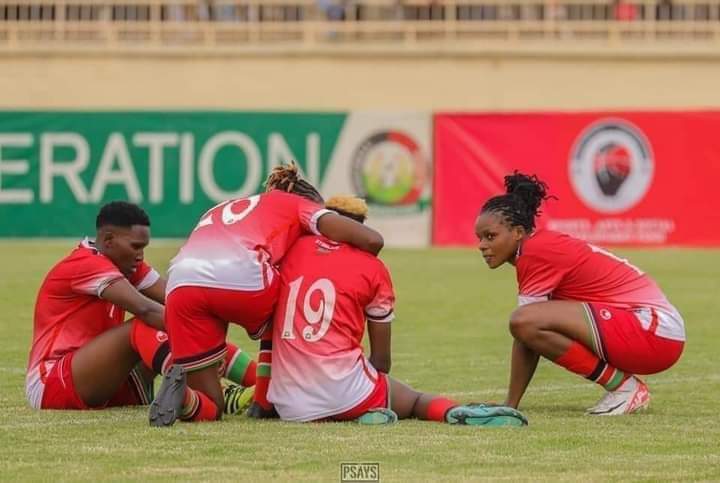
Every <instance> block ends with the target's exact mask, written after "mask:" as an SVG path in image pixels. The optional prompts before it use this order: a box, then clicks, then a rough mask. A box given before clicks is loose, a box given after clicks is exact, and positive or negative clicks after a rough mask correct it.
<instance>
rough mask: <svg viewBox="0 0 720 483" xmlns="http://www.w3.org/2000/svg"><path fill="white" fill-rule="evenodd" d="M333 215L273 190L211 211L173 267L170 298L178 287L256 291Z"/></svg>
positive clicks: (316, 206) (169, 276) (171, 270)
mask: <svg viewBox="0 0 720 483" xmlns="http://www.w3.org/2000/svg"><path fill="white" fill-rule="evenodd" d="M326 213H329V211H328V210H326V209H324V208H323V207H322V206H320V205H318V204H316V203H313V202H312V201H310V200H307V199H305V198H303V197H302V196H298V195H294V194H290V193H285V192H284V191H279V190H273V191H270V192H268V193H263V194H259V195H254V196H251V197H249V198H240V199H233V200H228V201H225V202H223V203H220V204H219V205H217V206H215V207H214V208H212V209H210V211H208V212H207V213H205V215H203V217H202V218H201V219H200V222H199V223H198V224H197V226H196V227H195V229H194V230H193V232H192V233H191V234H190V238H188V240H187V241H186V242H185V245H183V247H182V248H181V249H180V252H179V253H178V254H177V256H176V257H175V258H173V259H172V261H171V262H170V268H169V270H168V285H167V293H170V292H171V291H172V290H174V289H175V288H177V287H182V286H186V285H189V286H195V287H214V288H224V289H234V290H246V291H255V290H262V289H264V288H265V287H267V286H268V285H269V284H270V282H271V281H272V278H273V277H274V276H275V269H274V266H275V265H277V264H278V263H279V262H280V260H282V258H283V257H284V256H285V253H286V252H287V251H288V249H289V248H290V246H291V245H292V244H293V243H295V240H297V239H298V237H300V235H302V234H310V233H315V234H319V232H318V229H317V223H318V220H319V219H320V217H321V216H322V215H324V214H326Z"/></svg>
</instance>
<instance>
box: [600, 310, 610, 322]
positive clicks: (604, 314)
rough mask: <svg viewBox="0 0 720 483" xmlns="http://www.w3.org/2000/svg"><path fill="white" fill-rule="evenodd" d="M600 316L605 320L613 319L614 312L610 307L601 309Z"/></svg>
mask: <svg viewBox="0 0 720 483" xmlns="http://www.w3.org/2000/svg"><path fill="white" fill-rule="evenodd" d="M600 317H602V318H603V319H604V320H610V319H612V314H611V313H610V311H609V310H608V309H600Z"/></svg>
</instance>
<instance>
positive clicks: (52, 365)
mask: <svg viewBox="0 0 720 483" xmlns="http://www.w3.org/2000/svg"><path fill="white" fill-rule="evenodd" d="M96 228H97V234H96V238H95V240H94V241H92V240H90V239H88V238H85V239H84V240H82V241H81V242H80V244H79V245H78V246H77V248H75V249H74V250H73V251H72V252H71V253H70V255H68V256H67V257H65V258H64V259H63V260H61V261H60V262H59V263H58V264H57V265H55V266H54V267H53V268H52V270H50V272H49V273H48V274H47V276H46V277H45V280H44V282H43V284H42V286H41V287H40V291H39V293H38V296H37V302H36V304H35V317H34V327H33V342H32V348H31V350H30V358H29V359H30V360H29V364H28V372H27V378H26V393H27V398H28V401H29V403H30V406H32V407H33V408H36V409H89V408H93V409H97V408H102V407H110V406H126V405H140V404H148V403H149V402H150V400H151V399H152V378H153V377H154V375H155V374H157V373H160V372H162V371H163V370H165V369H166V368H167V366H168V362H169V360H170V357H169V351H170V346H169V343H168V341H167V335H166V334H165V332H164V331H163V327H164V326H163V305H162V304H163V302H164V300H165V280H164V279H163V278H162V277H160V275H159V274H158V273H157V272H156V271H155V270H153V269H152V268H151V267H150V266H149V265H148V264H146V263H145V262H144V260H143V251H144V249H145V247H146V246H147V245H148V243H149V241H150V220H149V219H148V216H147V214H146V213H145V212H144V211H143V210H142V209H141V208H139V207H138V206H136V205H134V204H131V203H125V202H122V201H115V202H112V203H108V204H107V205H105V206H103V207H102V208H101V210H100V212H99V214H98V215H97V220H96ZM126 311H127V312H130V313H132V314H134V315H135V317H134V318H132V319H131V320H130V321H128V322H123V320H124V314H125V312H126ZM232 356H233V357H229V358H228V361H227V362H226V364H225V366H226V371H225V373H224V375H227V376H230V377H231V379H234V380H235V381H236V382H242V383H243V384H245V385H252V383H254V378H255V365H254V364H255V363H254V362H253V361H252V360H251V359H250V358H249V357H248V356H247V355H246V354H244V353H242V352H241V351H239V350H238V349H237V348H234V350H233V354H232ZM140 361H142V362H144V364H141V363H139V362H140ZM246 373H247V376H245V374H246ZM227 394H228V398H229V400H230V401H231V402H232V403H234V404H237V400H238V398H239V396H240V391H239V390H238V388H237V387H236V386H231V387H230V389H229V390H228V392H227Z"/></svg>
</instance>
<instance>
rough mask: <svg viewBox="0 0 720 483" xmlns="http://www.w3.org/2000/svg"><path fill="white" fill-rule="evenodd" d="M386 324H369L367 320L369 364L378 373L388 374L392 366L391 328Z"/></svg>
mask: <svg viewBox="0 0 720 483" xmlns="http://www.w3.org/2000/svg"><path fill="white" fill-rule="evenodd" d="M391 325H392V324H390V323H388V322H371V321H369V320H368V324H367V327H368V337H369V339H370V357H369V360H370V364H372V365H373V367H374V368H375V369H377V370H378V371H380V372H384V373H385V374H388V373H389V372H390V366H391V365H392V357H391V329H390V327H391Z"/></svg>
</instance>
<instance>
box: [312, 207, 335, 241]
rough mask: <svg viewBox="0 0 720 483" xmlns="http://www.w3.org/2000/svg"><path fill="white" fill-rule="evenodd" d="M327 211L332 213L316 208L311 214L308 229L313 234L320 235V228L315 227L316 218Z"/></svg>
mask: <svg viewBox="0 0 720 483" xmlns="http://www.w3.org/2000/svg"><path fill="white" fill-rule="evenodd" d="M328 213H333V211H331V210H326V209H325V208H322V209H319V210H317V211H316V212H315V213H313V216H312V217H311V218H310V230H311V231H312V232H313V233H314V234H315V235H322V233H320V230H318V227H317V224H318V220H319V219H320V217H321V216H323V215H327V214H328Z"/></svg>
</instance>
